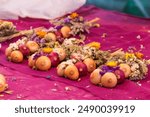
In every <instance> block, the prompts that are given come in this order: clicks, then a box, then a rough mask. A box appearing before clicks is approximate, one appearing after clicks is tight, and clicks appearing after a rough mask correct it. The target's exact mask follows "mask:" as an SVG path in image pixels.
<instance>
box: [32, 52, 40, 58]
mask: <svg viewBox="0 0 150 117" xmlns="http://www.w3.org/2000/svg"><path fill="white" fill-rule="evenodd" d="M40 56H41V54H40V53H36V54H35V55H34V56H33V60H36V59H37V58H39V57H40Z"/></svg>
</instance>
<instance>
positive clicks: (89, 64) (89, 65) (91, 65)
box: [83, 58, 96, 72]
mask: <svg viewBox="0 0 150 117" xmlns="http://www.w3.org/2000/svg"><path fill="white" fill-rule="evenodd" d="M83 63H84V64H86V66H87V69H88V72H92V71H94V70H95V69H96V63H95V61H94V60H93V59H91V58H87V59H85V60H84V61H83Z"/></svg>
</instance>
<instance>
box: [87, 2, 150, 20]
mask: <svg viewBox="0 0 150 117" xmlns="http://www.w3.org/2000/svg"><path fill="white" fill-rule="evenodd" d="M86 4H92V5H95V6H97V7H101V8H104V9H108V10H117V11H121V12H124V13H128V14H132V15H136V16H140V17H145V18H150V0H87V3H86Z"/></svg>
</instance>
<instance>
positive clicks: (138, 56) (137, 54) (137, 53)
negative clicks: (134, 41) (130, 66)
mask: <svg viewBox="0 0 150 117" xmlns="http://www.w3.org/2000/svg"><path fill="white" fill-rule="evenodd" d="M135 56H136V57H137V58H139V59H142V58H143V56H144V55H143V54H142V53H141V52H136V53H135Z"/></svg>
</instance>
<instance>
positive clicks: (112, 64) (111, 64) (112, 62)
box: [106, 61, 117, 67]
mask: <svg viewBox="0 0 150 117" xmlns="http://www.w3.org/2000/svg"><path fill="white" fill-rule="evenodd" d="M106 65H107V66H109V67H116V66H117V61H109V62H107V63H106Z"/></svg>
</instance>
